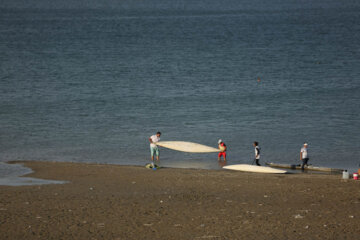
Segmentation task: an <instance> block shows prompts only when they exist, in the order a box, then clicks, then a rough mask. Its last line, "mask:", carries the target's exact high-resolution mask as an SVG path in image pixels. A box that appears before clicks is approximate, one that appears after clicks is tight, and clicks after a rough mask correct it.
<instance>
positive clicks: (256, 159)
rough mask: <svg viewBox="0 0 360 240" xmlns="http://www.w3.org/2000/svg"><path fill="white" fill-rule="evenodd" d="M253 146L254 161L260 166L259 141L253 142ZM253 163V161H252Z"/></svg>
mask: <svg viewBox="0 0 360 240" xmlns="http://www.w3.org/2000/svg"><path fill="white" fill-rule="evenodd" d="M253 146H254V147H255V163H256V165H258V166H261V165H260V163H259V161H260V147H259V143H258V142H254V144H253ZM253 164H254V162H253Z"/></svg>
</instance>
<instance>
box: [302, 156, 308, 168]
mask: <svg viewBox="0 0 360 240" xmlns="http://www.w3.org/2000/svg"><path fill="white" fill-rule="evenodd" d="M308 161H309V158H303V160H302V164H301V170H304V167H305V165H306V166H307V165H308V164H307V163H308Z"/></svg>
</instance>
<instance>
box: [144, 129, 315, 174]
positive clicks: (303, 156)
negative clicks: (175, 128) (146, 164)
mask: <svg viewBox="0 0 360 240" xmlns="http://www.w3.org/2000/svg"><path fill="white" fill-rule="evenodd" d="M160 136H161V132H157V133H156V134H155V135H152V136H150V138H149V142H150V154H151V164H152V168H153V169H156V166H155V164H154V156H156V161H159V157H160V152H159V148H158V146H157V145H156V143H157V142H159V141H160ZM253 146H254V150H255V158H254V161H253V163H252V164H254V163H255V164H256V165H257V166H261V164H260V147H259V143H258V142H256V141H255V142H254V143H253ZM218 148H219V150H220V152H219V154H218V161H221V157H223V159H224V162H226V151H227V146H226V144H225V143H224V142H223V140H221V139H219V140H218ZM300 161H301V162H302V163H301V169H302V170H304V167H305V166H307V165H308V161H309V154H308V144H307V143H306V142H305V143H304V145H303V147H302V148H301V149H300Z"/></svg>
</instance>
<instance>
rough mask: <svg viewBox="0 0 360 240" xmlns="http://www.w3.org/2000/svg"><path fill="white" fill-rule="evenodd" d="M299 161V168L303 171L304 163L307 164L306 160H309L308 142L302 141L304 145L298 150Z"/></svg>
mask: <svg viewBox="0 0 360 240" xmlns="http://www.w3.org/2000/svg"><path fill="white" fill-rule="evenodd" d="M300 161H302V164H301V170H302V171H304V167H305V165H306V166H308V161H309V154H308V144H307V143H304V146H303V147H302V148H301V150H300Z"/></svg>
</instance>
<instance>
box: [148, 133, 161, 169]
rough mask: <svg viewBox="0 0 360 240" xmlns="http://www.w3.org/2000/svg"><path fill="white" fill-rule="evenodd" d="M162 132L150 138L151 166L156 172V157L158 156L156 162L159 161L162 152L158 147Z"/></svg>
mask: <svg viewBox="0 0 360 240" xmlns="http://www.w3.org/2000/svg"><path fill="white" fill-rule="evenodd" d="M160 136H161V132H157V133H156V134H155V135H152V136H151V137H149V142H150V154H151V161H152V162H151V164H152V169H154V170H156V166H155V164H154V156H155V155H156V161H159V156H160V151H159V147H158V146H157V145H156V143H157V142H158V141H160Z"/></svg>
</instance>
